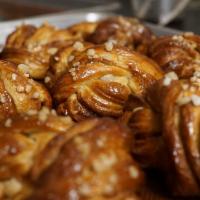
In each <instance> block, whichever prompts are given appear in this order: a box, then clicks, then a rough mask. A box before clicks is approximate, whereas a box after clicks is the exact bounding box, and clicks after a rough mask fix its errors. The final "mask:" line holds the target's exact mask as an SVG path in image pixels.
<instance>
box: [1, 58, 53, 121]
mask: <svg viewBox="0 0 200 200" xmlns="http://www.w3.org/2000/svg"><path fill="white" fill-rule="evenodd" d="M0 101H1V103H0V110H1V114H0V120H2V119H5V118H7V117H9V116H12V115H14V114H16V113H27V112H29V110H36V111H37V110H40V109H41V107H42V106H43V105H44V106H47V107H51V96H50V95H49V93H48V91H47V90H46V89H45V88H44V87H43V86H42V85H41V84H39V83H37V82H35V81H33V80H32V79H29V78H27V77H25V76H24V75H22V74H20V73H19V72H18V71H17V69H16V66H15V65H13V64H12V63H9V62H6V61H0Z"/></svg>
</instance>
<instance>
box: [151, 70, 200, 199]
mask: <svg viewBox="0 0 200 200" xmlns="http://www.w3.org/2000/svg"><path fill="white" fill-rule="evenodd" d="M198 77H199V72H198V73H197V72H196V73H195V74H194V76H193V77H192V78H191V80H171V81H170V83H169V81H166V79H167V78H169V77H167V76H166V77H165V78H164V80H163V81H161V82H160V83H158V85H157V86H156V87H154V89H153V91H152V92H153V96H154V101H155V104H157V106H159V107H160V110H161V113H162V124H163V138H164V141H165V145H166V150H167V153H168V154H167V156H168V162H167V163H165V168H166V169H165V170H166V171H167V173H166V174H167V180H168V183H169V186H170V188H171V189H172V191H173V193H174V194H175V195H179V196H193V195H194V196H195V195H196V196H200V184H199V181H200V174H199V170H200V152H199V143H198V140H199V113H200V88H199V82H198V79H199V78H198ZM156 94H159V97H160V98H159V99H156V96H157V95H156ZM158 102H160V103H158Z"/></svg>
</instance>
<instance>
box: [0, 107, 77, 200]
mask: <svg viewBox="0 0 200 200" xmlns="http://www.w3.org/2000/svg"><path fill="white" fill-rule="evenodd" d="M9 120H10V123H9V126H8V123H7V122H8V120H5V121H3V122H1V124H0V166H1V170H0V186H1V188H2V190H1V192H0V196H1V198H2V199H7V198H9V199H19V200H22V199H25V197H26V196H27V195H29V193H31V191H32V186H31V185H32V183H31V179H34V178H35V177H34V175H35V174H34V173H33V172H34V171H35V170H36V169H37V168H38V165H37V164H38V162H39V159H40V158H41V156H44V154H45V156H46V157H45V159H46V161H45V165H44V164H43V163H40V173H41V172H42V170H45V168H46V167H47V166H48V165H50V164H51V162H53V160H54V155H55V154H56V152H55V151H56V149H57V148H59V146H60V145H61V144H60V142H59V141H58V139H57V142H56V141H55V140H56V139H55V138H58V137H60V136H61V135H63V133H64V132H65V131H66V130H67V129H68V128H69V127H70V126H72V124H73V123H72V121H71V120H70V119H65V118H62V117H57V116H54V115H53V114H51V112H50V111H49V110H48V109H47V108H43V109H42V110H41V111H40V112H39V113H38V114H37V115H34V116H17V117H15V118H12V119H9ZM52 142H53V144H54V146H51V145H52V144H51V143H52ZM47 150H48V151H47ZM45 152H46V153H45ZM48 152H49V153H48ZM43 159H44V157H43ZM38 173H39V171H38ZM29 176H30V177H31V178H30V177H29Z"/></svg>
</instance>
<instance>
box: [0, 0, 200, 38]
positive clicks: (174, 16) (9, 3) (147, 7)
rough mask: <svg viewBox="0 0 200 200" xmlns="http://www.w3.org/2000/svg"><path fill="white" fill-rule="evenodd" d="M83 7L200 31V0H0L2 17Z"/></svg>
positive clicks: (89, 10) (92, 10)
mask: <svg viewBox="0 0 200 200" xmlns="http://www.w3.org/2000/svg"><path fill="white" fill-rule="evenodd" d="M79 10H80V11H86V12H87V11H88V12H99V11H101V12H112V13H117V14H123V15H127V16H136V17H139V18H141V19H143V20H145V21H149V22H153V23H155V24H161V25H163V26H167V27H172V28H175V29H180V30H184V31H187V30H189V31H193V32H196V33H199V34H200V26H199V24H200V0H0V21H5V20H13V19H19V18H24V17H31V16H37V15H43V14H49V13H58V12H75V11H76V12H78V11H79Z"/></svg>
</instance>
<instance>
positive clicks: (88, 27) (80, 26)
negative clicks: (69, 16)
mask: <svg viewBox="0 0 200 200" xmlns="http://www.w3.org/2000/svg"><path fill="white" fill-rule="evenodd" d="M97 24H98V22H80V23H77V24H74V25H72V26H70V27H68V28H67V30H68V31H69V32H70V33H71V34H72V35H73V36H75V37H76V38H82V39H86V38H87V37H88V35H90V34H91V33H93V32H94V31H95V29H96V27H97Z"/></svg>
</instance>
